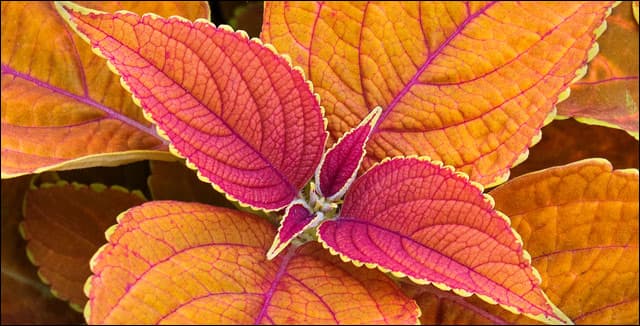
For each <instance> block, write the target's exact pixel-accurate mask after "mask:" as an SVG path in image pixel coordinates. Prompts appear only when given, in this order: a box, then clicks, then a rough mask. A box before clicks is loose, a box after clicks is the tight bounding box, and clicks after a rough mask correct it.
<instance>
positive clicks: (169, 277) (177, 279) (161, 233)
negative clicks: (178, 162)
mask: <svg viewBox="0 0 640 326" xmlns="http://www.w3.org/2000/svg"><path fill="white" fill-rule="evenodd" d="M118 221H119V224H118V225H117V226H116V227H115V228H114V229H111V230H112V231H111V232H109V243H108V244H107V245H105V246H104V247H102V248H101V249H100V250H99V251H98V253H97V254H96V255H95V256H94V259H93V260H92V263H91V266H92V270H93V273H94V275H93V276H92V277H91V278H90V280H89V281H88V283H87V284H88V288H87V291H88V292H87V294H88V296H89V298H90V299H89V303H88V305H87V307H86V310H85V315H86V317H87V322H88V323H90V324H95V323H108V324H114V323H115V324H118V323H140V324H155V323H169V324H171V323H178V324H194V323H195V324H231V323H233V324H262V323H265V324H266V323H269V324H309V323H313V324H338V323H344V324H353V323H367V324H410V323H411V324H413V323H416V321H417V318H418V315H419V311H418V310H417V307H416V305H415V302H413V301H412V300H409V299H407V298H406V297H404V296H403V295H402V294H401V293H400V291H399V289H398V287H397V285H395V284H394V283H393V282H392V281H391V280H390V279H389V278H387V277H386V276H384V275H382V274H380V273H376V272H374V271H363V270H360V269H357V268H354V266H350V265H347V264H344V263H342V262H341V261H340V260H339V259H336V257H332V256H331V255H329V254H328V253H327V252H326V250H322V248H321V247H320V246H319V245H317V244H316V243H310V244H307V245H304V246H302V247H300V248H293V249H290V250H289V251H287V253H286V254H284V255H282V256H279V257H276V258H275V259H274V260H272V261H268V260H266V258H265V256H264V252H265V251H266V250H267V248H268V245H269V242H270V241H271V239H272V238H273V236H274V233H275V232H274V229H273V227H272V226H271V225H270V224H269V223H267V222H266V221H264V220H263V219H260V218H258V217H256V216H255V215H251V214H247V213H243V212H239V211H237V210H229V209H225V208H219V207H212V206H207V205H203V204H197V203H181V202H169V201H155V202H150V203H147V204H144V205H142V206H138V207H135V208H132V209H131V210H129V211H127V212H125V213H123V214H122V215H121V216H120V217H119V218H118Z"/></svg>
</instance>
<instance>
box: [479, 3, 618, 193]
mask: <svg viewBox="0 0 640 326" xmlns="http://www.w3.org/2000/svg"><path fill="white" fill-rule="evenodd" d="M619 3H620V2H616V3H613V4H611V6H609V8H608V9H607V11H606V13H605V15H604V19H603V21H602V23H601V24H600V25H599V26H598V27H597V28H596V29H595V30H594V31H593V39H592V42H593V44H592V45H591V48H590V49H589V51H587V54H586V58H585V59H583V64H582V65H581V66H580V67H579V68H578V69H577V70H576V71H575V73H574V74H575V77H574V79H572V80H571V81H570V82H569V83H568V84H567V85H566V88H565V89H564V90H563V91H561V92H560V93H559V94H558V96H557V99H556V101H555V103H554V104H553V108H552V111H551V112H549V114H548V115H547V117H546V118H545V120H544V122H543V123H542V125H541V126H540V127H539V128H538V133H537V134H536V135H535V136H534V137H533V138H532V139H531V142H530V145H529V146H528V147H527V148H525V149H524V151H523V152H522V153H520V154H519V155H518V157H517V158H516V159H515V160H514V161H513V163H512V164H511V166H509V167H508V168H507V171H506V172H505V173H504V174H502V175H500V176H497V177H496V178H494V180H493V181H492V182H489V183H487V184H486V187H487V188H491V187H495V186H498V185H500V184H503V183H505V182H506V181H507V180H509V176H510V175H511V169H513V168H515V167H516V166H518V165H519V164H521V163H522V162H524V161H525V160H526V159H527V158H528V157H529V149H530V148H531V147H533V146H535V145H536V144H537V143H538V142H539V141H540V139H541V138H542V128H543V127H545V126H547V125H548V124H549V123H551V122H552V121H553V120H554V119H555V118H556V116H557V108H556V107H557V105H558V104H559V103H560V102H562V101H564V100H566V99H567V98H569V96H570V93H571V85H573V84H574V83H575V82H577V81H579V80H580V79H582V78H583V77H584V76H585V75H586V74H587V71H588V69H589V63H590V62H591V60H593V58H594V57H595V56H596V55H597V53H598V51H599V49H600V48H599V45H598V42H597V40H598V38H600V36H601V35H602V34H603V33H604V32H605V30H606V29H607V18H608V17H609V16H610V15H611V12H612V9H613V8H614V7H616V6H617V5H618V4H619Z"/></svg>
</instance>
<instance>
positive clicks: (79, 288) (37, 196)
mask: <svg viewBox="0 0 640 326" xmlns="http://www.w3.org/2000/svg"><path fill="white" fill-rule="evenodd" d="M144 201H145V200H144V196H142V194H141V193H140V192H136V191H134V192H131V193H130V192H129V191H127V190H126V189H124V188H122V187H119V186H112V187H111V188H107V187H106V186H104V185H102V184H97V183H95V184H91V185H90V186H86V185H81V184H78V183H72V184H69V183H68V182H66V181H62V180H61V181H58V182H56V183H55V184H54V183H43V184H42V185H41V186H40V187H39V188H36V187H32V188H31V189H30V190H29V191H27V194H26V196H25V203H24V222H23V223H22V224H21V227H22V231H23V233H24V237H25V239H27V240H28V242H29V243H28V245H27V251H28V253H29V255H30V259H31V260H32V261H33V263H34V264H36V265H38V266H39V274H40V275H41V276H42V278H43V280H45V281H46V282H47V283H49V284H51V289H52V292H54V293H55V294H56V296H58V297H59V298H60V299H63V300H68V301H69V302H70V303H71V304H72V306H73V307H75V308H76V309H77V310H81V309H82V308H83V306H84V304H85V303H86V301H87V298H86V296H85V295H84V293H83V286H84V283H85V281H86V279H87V278H88V277H89V275H91V271H90V269H89V260H90V259H91V256H92V255H93V254H94V253H95V252H96V251H97V249H98V248H99V247H100V246H101V245H102V244H104V243H105V241H106V240H105V236H104V232H105V231H106V230H107V228H108V227H109V226H111V225H113V224H114V223H115V222H116V216H117V215H118V214H120V213H121V212H123V211H124V210H126V209H128V208H130V207H133V206H136V205H139V204H141V203H143V202H144Z"/></svg>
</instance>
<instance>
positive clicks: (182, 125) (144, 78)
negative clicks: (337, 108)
mask: <svg viewBox="0 0 640 326" xmlns="http://www.w3.org/2000/svg"><path fill="white" fill-rule="evenodd" d="M58 11H59V12H60V14H61V15H62V16H63V17H64V18H65V19H66V20H67V21H68V22H69V24H70V25H71V26H72V27H73V28H74V29H75V30H76V31H77V32H78V33H79V34H80V35H82V36H83V38H84V39H85V40H87V41H88V42H90V43H91V45H92V46H93V48H94V49H95V50H97V51H98V52H99V53H100V54H101V55H102V56H104V57H106V58H107V59H108V62H109V65H110V66H111V67H113V68H114V69H115V71H116V72H117V73H118V74H119V75H120V76H122V81H123V86H124V87H125V88H127V89H128V90H130V91H131V93H132V95H133V97H134V101H136V102H137V103H139V104H140V105H141V107H142V108H143V110H144V112H145V113H146V116H147V117H148V118H149V119H150V120H152V121H153V122H155V123H156V124H157V127H158V131H159V133H160V134H161V135H163V136H166V138H167V139H168V140H170V141H171V145H172V146H171V149H172V152H173V153H174V154H176V155H178V156H181V157H185V158H186V159H187V165H188V166H189V167H192V168H197V170H198V173H199V176H200V178H201V179H203V180H205V181H209V182H211V183H212V184H213V185H214V187H216V189H218V190H221V191H224V192H225V193H226V194H227V195H228V196H230V197H231V198H233V199H235V200H237V201H239V202H241V203H243V204H245V205H249V206H252V207H254V208H259V209H265V210H277V209H281V208H284V207H286V206H287V205H288V204H289V203H290V202H291V201H292V200H293V199H294V198H295V197H296V195H297V194H298V192H299V191H300V189H302V187H303V186H304V185H305V184H306V183H307V181H308V180H309V179H310V178H311V177H312V176H313V173H314V171H315V169H316V166H317V165H318V162H320V159H321V156H322V152H323V149H324V144H325V139H326V132H325V125H324V119H323V116H322V109H321V107H320V106H319V103H318V99H317V98H316V96H315V94H314V93H313V92H312V90H311V87H310V84H308V83H307V82H306V80H305V78H304V76H303V73H302V71H301V70H298V69H294V68H292V66H291V64H290V62H289V61H288V60H287V59H286V58H285V57H282V56H279V55H277V54H276V53H275V50H274V49H273V47H270V46H268V45H267V46H265V45H263V44H262V43H261V42H260V41H259V40H258V39H251V40H250V39H249V38H248V37H247V35H246V33H244V32H242V31H238V32H233V31H232V30H231V29H230V28H229V27H228V26H224V25H222V26H219V27H216V26H214V25H213V24H211V23H210V22H208V21H205V20H196V21H195V22H191V21H188V20H186V19H183V18H180V17H170V18H168V19H165V18H161V17H158V16H156V15H153V14H146V15H143V16H138V15H136V14H133V13H130V12H116V13H114V14H106V13H100V12H97V11H92V10H89V9H86V8H83V7H80V6H77V5H73V4H69V3H65V4H59V5H58Z"/></svg>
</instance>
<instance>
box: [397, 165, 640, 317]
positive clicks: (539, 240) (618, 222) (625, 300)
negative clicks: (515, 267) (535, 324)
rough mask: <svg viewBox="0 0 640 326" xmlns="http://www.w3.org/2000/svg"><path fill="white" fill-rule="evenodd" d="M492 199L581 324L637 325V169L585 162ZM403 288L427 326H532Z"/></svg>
mask: <svg viewBox="0 0 640 326" xmlns="http://www.w3.org/2000/svg"><path fill="white" fill-rule="evenodd" d="M556 194H557V195H556ZM491 195H492V196H493V197H494V198H495V201H496V207H499V208H500V209H501V210H503V211H504V212H507V213H508V214H509V215H510V216H511V219H512V222H513V227H514V228H515V229H516V230H518V232H519V234H521V235H522V238H523V241H524V244H525V248H526V249H527V251H529V252H530V253H531V256H532V264H533V265H534V267H536V268H537V270H538V271H540V274H541V276H542V280H543V282H542V284H541V286H542V288H543V289H544V290H545V292H546V293H548V294H549V297H550V298H551V299H552V300H553V301H554V302H557V303H558V307H559V308H560V309H562V310H563V311H564V312H566V314H567V315H568V316H569V317H570V318H571V319H572V320H573V321H574V322H575V323H576V324H635V323H637V321H638V307H637V300H638V294H637V290H636V288H637V287H636V286H635V284H637V282H638V265H637V261H638V259H637V257H638V240H637V234H638V217H637V216H638V212H637V206H638V201H637V196H638V176H637V169H627V170H613V168H612V166H611V165H610V164H609V163H608V162H607V161H605V160H602V159H586V160H581V161H577V162H573V163H571V164H566V165H563V166H555V167H552V168H549V169H545V170H542V171H537V172H534V173H530V174H527V175H523V176H521V177H518V178H515V179H513V180H511V181H509V182H507V183H505V184H504V185H502V186H501V187H499V188H496V189H494V190H493V191H491ZM585 234H588V236H585ZM404 289H405V293H407V294H408V295H409V296H410V297H413V298H415V299H416V301H417V302H418V304H419V305H420V306H421V307H423V309H424V314H423V317H422V322H423V323H424V324H429V323H434V322H436V321H438V322H439V323H446V324H452V323H456V324H466V325H472V324H485V323H493V324H530V323H531V322H532V321H531V320H530V319H528V318H524V317H521V316H516V315H512V314H509V313H505V312H504V311H502V310H501V309H497V308H496V307H494V306H491V305H487V304H486V303H484V302H481V301H480V300H474V298H465V299H464V300H461V299H462V298H458V297H454V296H452V295H451V294H448V293H443V292H440V291H437V290H435V289H430V288H417V287H415V286H406V287H404ZM436 291H437V292H436ZM429 312H430V313H429Z"/></svg>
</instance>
